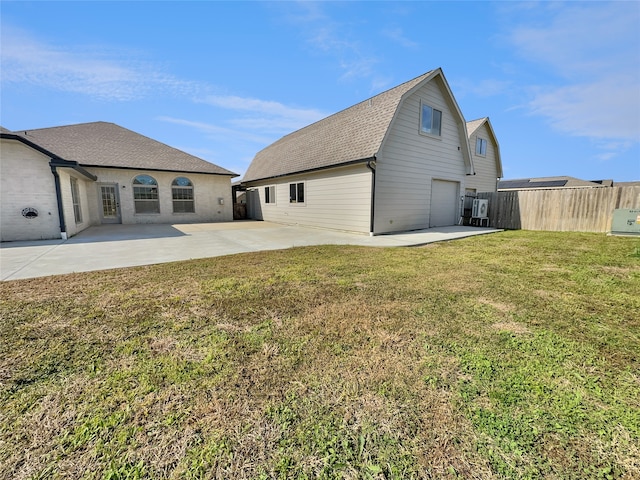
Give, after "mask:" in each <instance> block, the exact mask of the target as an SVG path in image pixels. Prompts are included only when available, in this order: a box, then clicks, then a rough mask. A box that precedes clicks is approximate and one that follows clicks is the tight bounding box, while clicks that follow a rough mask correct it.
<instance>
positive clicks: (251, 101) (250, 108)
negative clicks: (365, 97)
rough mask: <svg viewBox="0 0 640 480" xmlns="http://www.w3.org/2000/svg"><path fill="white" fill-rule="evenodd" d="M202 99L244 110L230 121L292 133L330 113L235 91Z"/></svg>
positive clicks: (209, 102)
mask: <svg viewBox="0 0 640 480" xmlns="http://www.w3.org/2000/svg"><path fill="white" fill-rule="evenodd" d="M201 102H202V103H205V104H208V105H211V106H214V107H220V108H224V109H227V110H232V111H235V112H238V113H242V114H244V116H243V117H240V118H234V119H231V120H229V123H231V124H233V125H235V126H238V127H242V128H247V129H252V130H261V131H269V132H275V133H289V132H291V131H294V130H297V129H299V128H302V127H304V126H306V125H309V124H311V123H313V122H316V121H318V120H320V119H322V118H324V117H326V116H327V114H325V113H324V112H321V111H319V110H315V109H308V108H296V107H289V106H287V105H283V104H282V103H279V102H275V101H271V100H260V99H256V98H246V97H239V96H234V95H228V96H222V95H209V96H207V97H205V98H204V99H203V100H201Z"/></svg>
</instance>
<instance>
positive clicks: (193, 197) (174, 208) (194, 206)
mask: <svg viewBox="0 0 640 480" xmlns="http://www.w3.org/2000/svg"><path fill="white" fill-rule="evenodd" d="M178 178H186V179H187V180H188V181H189V183H190V184H191V185H189V186H181V185H174V182H175V181H176V180H177V179H178ZM176 188H179V189H185V190H191V200H184V199H176V198H174V189H176ZM175 202H191V203H192V205H193V212H176V207H175ZM171 213H172V214H173V215H194V214H195V213H196V190H195V185H194V184H193V180H191V179H190V178H189V177H184V176H180V177H176V178H174V179H173V180H172V181H171Z"/></svg>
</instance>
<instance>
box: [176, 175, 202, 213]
mask: <svg viewBox="0 0 640 480" xmlns="http://www.w3.org/2000/svg"><path fill="white" fill-rule="evenodd" d="M171 196H172V197H173V213H195V211H196V210H195V205H194V202H193V183H191V180H189V179H188V178H187V177H178V178H176V179H175V180H174V181H173V182H171Z"/></svg>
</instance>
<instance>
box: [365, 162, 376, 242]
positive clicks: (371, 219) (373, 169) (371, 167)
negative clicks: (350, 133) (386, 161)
mask: <svg viewBox="0 0 640 480" xmlns="http://www.w3.org/2000/svg"><path fill="white" fill-rule="evenodd" d="M367 168H368V169H369V170H371V212H370V214H369V236H370V237H373V225H374V215H375V210H376V156H375V155H374V156H373V158H372V159H370V160H368V161H367Z"/></svg>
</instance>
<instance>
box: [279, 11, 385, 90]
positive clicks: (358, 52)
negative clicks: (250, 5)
mask: <svg viewBox="0 0 640 480" xmlns="http://www.w3.org/2000/svg"><path fill="white" fill-rule="evenodd" d="M279 5H284V7H283V8H285V9H286V13H285V16H284V18H285V19H286V20H287V21H288V22H289V23H290V24H291V25H294V26H295V27H296V28H297V29H299V30H300V32H301V34H302V35H303V37H304V38H305V39H306V42H307V44H308V45H309V46H310V48H311V49H312V50H314V51H316V52H321V53H323V54H325V55H327V56H329V57H334V58H335V61H336V65H337V66H338V67H339V68H340V69H341V70H342V72H343V73H342V75H341V79H343V80H347V79H354V78H369V77H371V76H374V75H375V73H376V72H375V70H374V66H375V65H377V64H378V63H379V59H378V58H377V56H376V55H375V54H373V53H372V52H369V51H368V48H369V47H368V46H367V44H365V43H363V42H362V41H361V40H359V39H357V38H354V36H353V35H352V33H350V32H351V28H350V26H349V25H345V24H343V23H342V22H340V21H338V20H335V19H334V18H331V17H330V16H329V15H328V14H327V13H326V11H325V10H326V8H327V7H325V4H322V3H317V2H294V3H288V2H285V3H282V4H279ZM332 6H333V5H332ZM338 8H339V7H338Z"/></svg>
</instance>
